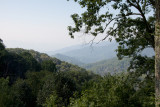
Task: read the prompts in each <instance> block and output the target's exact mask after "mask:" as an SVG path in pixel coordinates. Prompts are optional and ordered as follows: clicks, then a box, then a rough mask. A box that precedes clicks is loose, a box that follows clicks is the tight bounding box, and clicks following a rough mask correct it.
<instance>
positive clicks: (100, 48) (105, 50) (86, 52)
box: [50, 41, 154, 66]
mask: <svg viewBox="0 0 160 107" xmlns="http://www.w3.org/2000/svg"><path fill="white" fill-rule="evenodd" d="M117 47H118V43H116V42H115V41H112V42H109V41H107V42H106V41H105V42H100V43H99V44H94V45H93V46H89V45H76V46H72V47H67V48H63V49H62V50H58V51H55V52H53V53H50V56H54V55H55V57H57V58H59V59H61V60H63V61H66V62H70V63H73V64H76V65H79V66H81V64H79V63H78V62H81V63H84V64H89V63H95V62H99V61H102V60H107V59H111V58H114V57H117V55H116V54H117V52H116V49H117ZM56 54H60V55H58V56H57V55H56ZM140 54H142V55H147V56H149V57H151V56H153V55H154V50H153V49H151V48H147V49H145V50H144V51H142V52H141V53H140ZM62 55H63V56H62ZM69 57H70V58H71V59H72V60H69Z"/></svg>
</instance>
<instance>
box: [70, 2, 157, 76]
mask: <svg viewBox="0 0 160 107" xmlns="http://www.w3.org/2000/svg"><path fill="white" fill-rule="evenodd" d="M74 1H75V2H76V3H78V4H79V5H80V6H81V7H82V8H84V9H85V11H84V12H83V13H82V14H81V15H78V14H76V13H75V14H73V15H71V17H72V19H73V22H74V24H75V26H69V27H68V30H69V35H70V36H71V37H72V38H74V33H77V32H81V31H83V33H85V34H91V35H93V36H94V37H96V36H98V35H101V34H104V35H105V36H104V38H103V39H102V40H105V39H106V38H108V39H109V40H112V39H113V38H114V39H115V40H116V41H117V42H118V43H119V46H118V49H117V52H118V53H117V56H118V58H119V59H122V58H124V57H126V56H127V57H130V58H133V59H132V60H133V62H132V64H134V62H135V61H134V60H141V58H139V57H138V56H139V53H140V52H142V51H143V50H144V49H145V48H148V47H151V48H153V49H154V48H155V42H154V35H155V15H154V12H155V1H153V0H145V1H144V0H74ZM153 60H154V59H153ZM152 62H154V61H152ZM145 63H147V62H143V64H144V65H145ZM134 65H136V63H135V64H134ZM151 65H153V63H152V64H151ZM132 67H133V66H132ZM151 68H153V67H151ZM134 69H135V68H134ZM146 72H147V71H146ZM143 73H144V71H143V70H142V72H141V74H143Z"/></svg>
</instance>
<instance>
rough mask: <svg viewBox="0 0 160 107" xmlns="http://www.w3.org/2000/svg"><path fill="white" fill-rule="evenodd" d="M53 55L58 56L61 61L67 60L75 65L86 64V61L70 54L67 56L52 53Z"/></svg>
mask: <svg viewBox="0 0 160 107" xmlns="http://www.w3.org/2000/svg"><path fill="white" fill-rule="evenodd" d="M52 57H55V58H58V59H60V60H61V61H66V62H68V63H71V64H74V65H79V66H82V65H84V63H82V62H81V61H79V60H78V59H76V58H73V57H69V56H66V55H62V54H56V55H52Z"/></svg>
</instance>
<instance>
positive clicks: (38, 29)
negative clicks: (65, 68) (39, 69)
mask: <svg viewBox="0 0 160 107" xmlns="http://www.w3.org/2000/svg"><path fill="white" fill-rule="evenodd" d="M82 12H83V9H81V7H80V6H79V5H78V4H77V3H75V2H73V1H72V0H71V1H69V2H68V1H67V0H0V38H1V39H2V40H3V42H4V44H5V46H6V48H24V49H34V50H36V51H40V52H44V51H55V50H58V49H61V48H64V47H68V46H71V45H77V44H85V43H87V42H88V40H89V39H87V38H86V37H85V36H82V37H81V36H77V37H76V38H75V39H71V38H70V36H69V35H68V30H67V26H70V25H74V23H73V21H72V19H71V17H70V15H71V14H73V13H82Z"/></svg>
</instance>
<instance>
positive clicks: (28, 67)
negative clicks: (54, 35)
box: [0, 42, 154, 107]
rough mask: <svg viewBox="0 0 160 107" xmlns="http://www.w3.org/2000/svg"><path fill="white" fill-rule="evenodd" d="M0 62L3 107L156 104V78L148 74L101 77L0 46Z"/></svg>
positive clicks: (54, 59) (28, 52)
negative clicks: (0, 47)
mask: <svg viewBox="0 0 160 107" xmlns="http://www.w3.org/2000/svg"><path fill="white" fill-rule="evenodd" d="M1 45H2V46H3V47H4V45H3V42H1ZM0 65H1V66H0V106H1V107H8V106H13V107H31V106H32V107H37V106H38V107H41V106H45V107H46V106H47V107H62V106H64V107H75V106H77V107H81V106H91V107H95V106H101V107H106V106H110V107H113V106H126V107H127V106H135V107H137V106H140V107H141V106H143V107H145V106H154V84H153V81H154V80H153V79H152V78H150V76H149V77H148V75H142V76H141V77H139V75H138V76H137V74H136V73H134V72H128V73H127V72H126V73H118V74H112V75H110V74H106V75H105V76H104V77H101V76H99V75H96V74H94V73H92V72H89V71H86V70H85V69H83V68H80V67H78V66H75V65H72V64H69V63H66V62H63V61H60V60H58V59H56V58H51V57H49V56H48V55H46V54H42V53H39V52H36V51H34V50H24V49H20V48H17V49H5V48H3V49H1V52H0ZM145 77H147V78H148V79H146V78H145Z"/></svg>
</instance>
